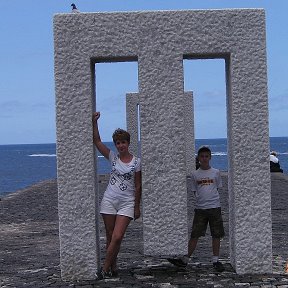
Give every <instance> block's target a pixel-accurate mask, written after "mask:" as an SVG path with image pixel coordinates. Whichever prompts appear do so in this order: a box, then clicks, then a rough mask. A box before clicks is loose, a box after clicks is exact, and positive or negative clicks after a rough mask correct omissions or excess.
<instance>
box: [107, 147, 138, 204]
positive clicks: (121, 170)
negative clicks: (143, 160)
mask: <svg viewBox="0 0 288 288" xmlns="http://www.w3.org/2000/svg"><path fill="white" fill-rule="evenodd" d="M109 161H110V163H111V173H110V180H109V184H108V186H107V188H106V191H105V194H104V195H105V197H108V198H112V199H115V198H117V199H119V200H134V199H135V172H139V171H140V170H141V166H140V158H136V157H135V156H133V158H132V160H131V162H129V163H124V162H122V161H121V160H120V158H119V155H117V154H116V153H115V152H113V151H111V150H110V153H109Z"/></svg>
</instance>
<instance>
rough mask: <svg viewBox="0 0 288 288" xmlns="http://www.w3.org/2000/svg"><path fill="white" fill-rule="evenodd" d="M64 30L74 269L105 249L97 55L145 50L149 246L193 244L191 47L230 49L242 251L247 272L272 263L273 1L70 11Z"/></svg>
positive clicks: (64, 176)
mask: <svg viewBox="0 0 288 288" xmlns="http://www.w3.org/2000/svg"><path fill="white" fill-rule="evenodd" d="M54 39H55V41H54V42H55V82H56V98H57V101H56V105H57V165H58V185H59V217H60V243H61V269H62V276H63V278H66V279H72V278H73V279H83V278H88V279H89V278H93V277H92V276H93V274H94V273H95V271H96V269H97V264H96V263H97V261H98V260H99V254H98V253H97V252H96V251H97V244H96V243H97V237H98V234H97V226H96V224H95V223H96V218H97V216H98V210H97V205H96V204H95V203H97V186H96V185H95V173H94V172H95V164H94V150H93V149H94V148H93V145H92V125H91V115H92V111H93V110H94V108H95V107H94V101H95V95H94V94H95V88H94V86H95V79H94V64H95V63H96V62H109V61H138V67H139V102H140V106H141V119H140V121H141V140H142V147H141V153H142V174H143V212H144V214H143V215H144V216H143V223H144V251H145V254H150V255H154V256H165V255H181V254H185V253H186V251H187V240H188V239H187V238H188V237H187V206H186V203H187V194H186V192H187V191H186V190H187V183H186V161H185V159H186V147H185V143H186V140H185V135H186V134H185V123H184V122H185V110H183V105H182V101H180V100H179V99H180V98H181V97H182V96H183V94H184V87H183V86H184V85H183V58H185V59H188V58H224V59H225V60H226V74H227V94H228V95H227V122H228V147H229V150H228V153H229V191H230V192H229V193H230V198H229V202H230V235H229V237H230V245H231V262H232V265H233V266H234V268H235V269H236V271H237V273H240V274H244V273H263V272H271V259H272V258H271V255H272V248H271V247H272V245H271V243H272V236H271V212H270V211H271V200H270V172H269V160H268V155H269V137H268V135H269V133H268V101H267V71H266V70H267V67H266V39H265V13H264V10H261V9H231V10H195V11H192V10H191V11H154V12H124V13H120V12H119V13H118V12H116V13H79V14H58V15H55V16H54ZM96 77H97V73H96ZM96 105H97V103H96ZM260 263H261V265H259V264H260Z"/></svg>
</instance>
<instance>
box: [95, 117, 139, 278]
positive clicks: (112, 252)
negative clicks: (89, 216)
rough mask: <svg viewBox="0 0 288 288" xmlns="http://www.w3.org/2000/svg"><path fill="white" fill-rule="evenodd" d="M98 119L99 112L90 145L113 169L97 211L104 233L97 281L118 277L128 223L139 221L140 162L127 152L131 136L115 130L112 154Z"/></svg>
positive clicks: (125, 132)
mask: <svg viewBox="0 0 288 288" xmlns="http://www.w3.org/2000/svg"><path fill="white" fill-rule="evenodd" d="M99 117H100V112H95V113H94V114H93V142H94V144H95V146H96V147H97V149H98V150H99V152H100V153H101V154H102V155H103V156H104V157H105V158H106V159H108V160H109V161H110V163H111V168H112V169H111V174H110V180H109V184H108V186H107V188H106V190H105V193H104V196H103V199H102V202H101V208H100V213H101V215H102V217H103V220H104V224H105V230H106V258H105V261H104V265H103V267H102V268H101V269H100V270H99V271H98V272H97V273H96V279H97V280H101V279H104V278H109V277H112V276H116V275H117V268H116V261H117V255H118V253H119V250H120V245H121V242H122V239H123V237H124V234H125V231H126V229H127V227H128V225H129V223H130V221H131V220H132V219H134V220H136V219H138V218H139V217H140V199H141V168H140V159H139V158H137V157H135V156H133V155H132V154H131V153H130V152H129V144H130V134H129V133H128V132H127V131H125V130H122V129H116V130H115V132H114V133H113V135H112V138H113V142H114V144H115V147H116V149H117V151H118V154H116V153H114V152H113V151H112V150H110V149H109V148H108V147H107V146H105V145H104V144H103V143H102V141H101V138H100V135H99V130H98V119H99Z"/></svg>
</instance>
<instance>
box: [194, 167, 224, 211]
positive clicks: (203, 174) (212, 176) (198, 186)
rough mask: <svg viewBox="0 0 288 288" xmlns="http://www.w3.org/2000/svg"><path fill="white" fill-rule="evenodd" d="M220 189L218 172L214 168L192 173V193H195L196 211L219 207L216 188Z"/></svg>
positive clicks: (220, 182)
mask: <svg viewBox="0 0 288 288" xmlns="http://www.w3.org/2000/svg"><path fill="white" fill-rule="evenodd" d="M221 187H222V180H221V176H220V171H219V170H218V169H215V168H212V167H211V168H210V169H208V170H202V169H201V168H199V169H198V170H196V171H194V172H193V173H192V191H195V197H196V204H195V208H196V209H210V208H218V207H220V197H219V192H218V188H221Z"/></svg>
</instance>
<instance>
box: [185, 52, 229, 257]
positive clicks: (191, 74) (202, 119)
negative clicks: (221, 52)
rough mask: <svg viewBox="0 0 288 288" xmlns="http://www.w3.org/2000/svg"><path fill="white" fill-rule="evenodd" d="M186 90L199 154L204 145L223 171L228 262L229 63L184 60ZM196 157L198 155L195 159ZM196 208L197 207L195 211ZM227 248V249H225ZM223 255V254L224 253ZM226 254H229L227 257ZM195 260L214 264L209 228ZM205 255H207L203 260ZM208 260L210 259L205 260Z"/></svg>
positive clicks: (223, 212)
mask: <svg viewBox="0 0 288 288" xmlns="http://www.w3.org/2000/svg"><path fill="white" fill-rule="evenodd" d="M183 67H184V90H185V91H192V93H193V104H194V105H193V106H194V136H195V154H196V153H197V151H198V149H199V148H200V147H201V146H202V145H207V146H209V147H210V149H211V151H212V159H211V162H210V163H211V166H212V167H214V168H217V169H219V170H220V171H222V172H223V173H222V174H223V175H224V177H222V180H223V187H225V189H222V190H221V191H220V200H221V207H223V209H222V216H223V224H224V229H225V233H226V236H225V237H224V239H223V241H222V242H221V248H220V257H223V258H224V259H225V260H226V259H228V258H229V254H227V255H224V254H223V252H222V251H227V252H229V248H228V247H229V235H228V234H229V204H228V203H229V202H228V198H229V195H228V189H227V187H228V173H226V172H227V171H228V158H227V151H228V147H227V118H228V117H227V100H226V99H227V95H226V94H227V87H226V83H227V81H226V75H227V74H226V67H227V66H226V63H225V59H222V58H213V59H210V58H209V59H202V58H201V59H199V58H193V57H192V58H190V57H184V61H183ZM195 156H196V155H195ZM194 201H195V200H194V197H193V199H191V198H190V195H189V194H188V205H191V203H192V205H194ZM193 208H194V207H193ZM193 208H192V209H191V207H190V208H189V206H188V218H189V219H188V231H189V233H190V231H191V228H192V220H193V215H194V211H193V210H194V209H193ZM224 246H226V247H225V249H223V248H224ZM221 252H222V253H221ZM227 252H226V253H227ZM193 255H194V257H196V258H197V257H201V258H202V259H203V260H204V261H206V260H207V261H210V258H211V255H212V247H211V237H210V230H209V228H208V229H207V231H206V237H203V238H202V239H200V240H199V242H198V244H197V248H196V250H195V252H194V253H193ZM203 255H205V256H204V257H203ZM205 257H207V259H205Z"/></svg>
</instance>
